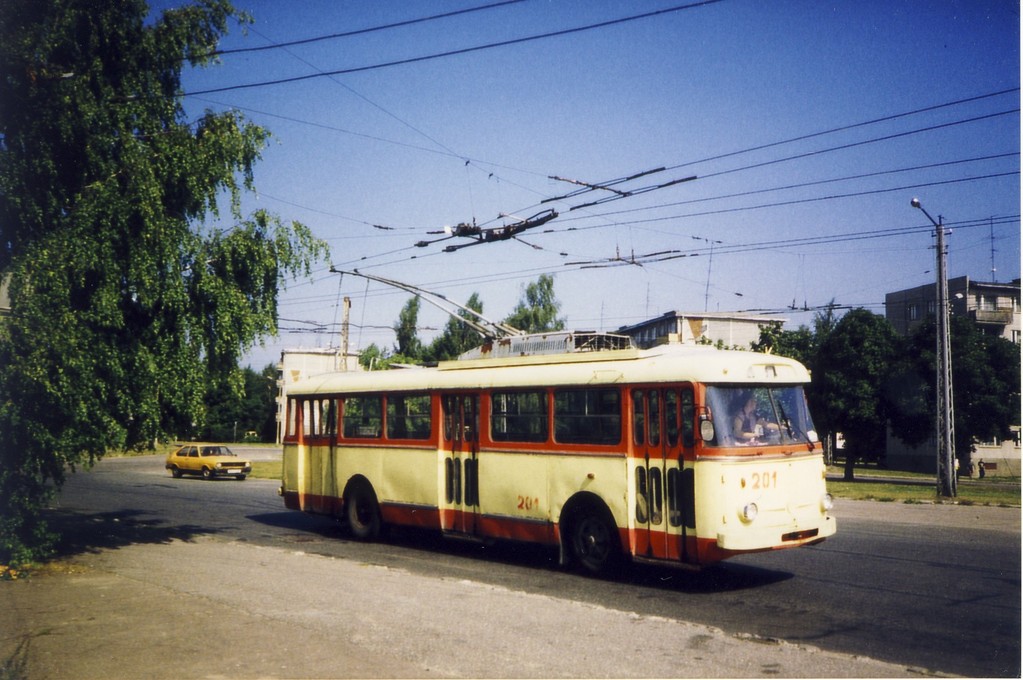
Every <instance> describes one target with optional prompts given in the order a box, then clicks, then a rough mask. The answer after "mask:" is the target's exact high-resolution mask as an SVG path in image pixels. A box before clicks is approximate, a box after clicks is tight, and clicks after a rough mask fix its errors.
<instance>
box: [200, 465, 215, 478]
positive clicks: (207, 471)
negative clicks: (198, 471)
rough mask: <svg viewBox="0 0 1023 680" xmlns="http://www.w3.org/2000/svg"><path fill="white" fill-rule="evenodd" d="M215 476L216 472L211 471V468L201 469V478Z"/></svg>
mask: <svg viewBox="0 0 1023 680" xmlns="http://www.w3.org/2000/svg"><path fill="white" fill-rule="evenodd" d="M216 476H217V475H216V473H215V472H213V468H208V467H204V468H203V469H202V478H203V479H213V478H214V477H216Z"/></svg>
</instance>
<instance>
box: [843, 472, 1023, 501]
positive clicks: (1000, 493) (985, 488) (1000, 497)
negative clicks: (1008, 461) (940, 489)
mask: <svg viewBox="0 0 1023 680" xmlns="http://www.w3.org/2000/svg"><path fill="white" fill-rule="evenodd" d="M828 492H830V493H831V495H832V496H834V497H835V498H844V499H847V500H856V501H885V502H897V503H932V502H934V501H936V500H940V499H939V497H938V495H937V492H936V490H935V488H934V484H928V485H920V484H906V483H898V482H883V481H872V480H870V479H869V478H863V479H860V480H858V481H854V482H845V481H832V480H828ZM955 502H957V503H959V504H960V505H998V506H1003V507H1019V505H1020V489H1019V485H1018V484H1016V485H1012V484H986V483H984V482H974V483H969V484H963V483H960V484H959V485H958V495H957V496H956V499H955Z"/></svg>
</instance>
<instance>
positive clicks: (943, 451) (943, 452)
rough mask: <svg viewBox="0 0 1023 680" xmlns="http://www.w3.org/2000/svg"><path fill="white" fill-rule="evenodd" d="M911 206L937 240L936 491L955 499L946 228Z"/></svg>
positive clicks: (916, 205)
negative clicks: (927, 222)
mask: <svg viewBox="0 0 1023 680" xmlns="http://www.w3.org/2000/svg"><path fill="white" fill-rule="evenodd" d="M909 204H910V205H911V206H913V207H914V208H917V209H919V210H920V211H921V212H922V213H923V214H924V215H927V219H929V220H930V221H931V224H933V225H934V235H935V238H936V239H937V244H936V249H937V255H936V260H937V267H936V269H937V280H936V281H935V292H936V294H937V298H938V301H937V309H935V317H936V319H935V320H936V335H937V341H936V344H937V368H936V370H937V387H936V396H937V399H936V401H937V418H936V421H937V422H936V435H937V436H936V439H937V443H938V470H937V492H938V495H939V496H945V497H946V498H953V497H955V495H956V482H957V480H956V470H955V437H954V436H953V430H954V425H953V418H952V349H951V346H950V345H951V342H950V339H949V308H948V276H947V274H946V272H945V258H946V256H947V253H946V252H945V227H944V226H943V225H942V222H941V215H938V219H937V220H936V221H935V219H934V218H933V217H931V214H930V213H929V212H927V211H926V210H924V207H923V205H921V204H920V199H918V198H914V199H913V200H912V201H910V202H909Z"/></svg>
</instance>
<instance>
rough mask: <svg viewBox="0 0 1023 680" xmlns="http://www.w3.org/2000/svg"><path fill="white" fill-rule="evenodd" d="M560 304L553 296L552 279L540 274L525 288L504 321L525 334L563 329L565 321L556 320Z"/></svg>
mask: <svg viewBox="0 0 1023 680" xmlns="http://www.w3.org/2000/svg"><path fill="white" fill-rule="evenodd" d="M559 311H561V303H560V302H558V300H557V298H556V297H555V295H554V277H553V276H550V275H548V274H541V275H540V278H538V279H537V280H536V281H535V282H533V283H530V284H529V285H527V286H526V288H525V290H524V291H523V296H522V298H521V299H520V300H519V304H518V305H517V306H516V307H515V310H514V311H512V313H511V314H510V315H509V316H508V318H506V319H505V320H504V322H505V323H506V324H509V325H510V326H514V327H515V328H518V329H519V330H521V331H526V332H527V333H545V332H548V331H560V330H564V329H565V320H564V319H559V318H558V312H559Z"/></svg>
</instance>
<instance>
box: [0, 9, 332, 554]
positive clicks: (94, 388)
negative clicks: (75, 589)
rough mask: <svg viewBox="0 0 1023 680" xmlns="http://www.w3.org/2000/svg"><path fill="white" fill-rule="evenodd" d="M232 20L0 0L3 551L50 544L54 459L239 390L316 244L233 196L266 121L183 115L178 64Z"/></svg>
mask: <svg viewBox="0 0 1023 680" xmlns="http://www.w3.org/2000/svg"><path fill="white" fill-rule="evenodd" d="M232 20H241V21H243V22H244V21H245V17H244V16H242V15H239V14H238V13H237V12H235V10H234V8H233V7H232V6H231V5H230V3H229V2H227V0H202V1H201V2H199V3H197V4H195V5H190V6H186V7H182V8H180V9H174V10H167V11H165V12H164V13H163V14H162V15H161V16H160V17H158V18H156V19H155V21H154V20H151V19H150V18H149V17H148V8H147V6H146V4H145V3H144V2H142V1H141V0H122V1H119V2H109V3H108V2H103V3H95V2H89V1H88V0H45V1H42V0H5V2H3V3H0V106H2V109H0V271H2V272H3V273H4V275H6V276H7V277H8V279H9V282H10V298H11V308H12V314H11V316H10V317H9V318H7V319H5V320H4V321H3V322H2V324H0V559H19V558H20V559H24V558H26V557H29V556H31V555H32V554H33V552H35V553H38V551H39V548H40V546H45V544H46V542H47V539H48V538H49V535H48V534H47V532H46V530H45V527H44V526H43V525H42V524H41V523H40V522H39V521H38V516H37V511H38V509H39V508H40V507H41V505H42V504H43V502H44V501H45V499H46V496H47V489H48V488H50V483H51V482H52V483H54V484H55V485H56V486H57V487H59V486H60V484H61V483H62V482H63V480H64V475H65V470H69V469H70V470H74V469H75V467H76V466H77V465H81V464H88V463H91V462H92V461H94V460H95V459H97V458H98V457H100V456H101V455H103V453H104V452H105V451H106V450H108V449H111V448H140V447H144V446H147V445H150V444H151V443H152V442H153V441H154V440H156V439H160V438H164V437H166V436H168V435H173V434H176V433H179V432H182V431H185V430H187V429H188V428H190V427H191V426H192V424H193V423H201V422H203V420H204V418H205V415H206V414H205V406H204V395H205V394H206V392H207V389H208V387H209V386H210V385H211V384H216V383H218V381H226V382H227V384H229V385H230V386H231V387H232V389H234V390H236V391H240V390H241V387H242V384H243V378H242V374H241V372H240V371H239V370H238V368H237V365H238V359H239V357H240V356H241V355H242V353H243V352H244V351H245V350H247V349H248V348H249V347H251V346H252V345H253V344H254V343H256V342H258V341H260V340H261V339H262V338H264V337H266V336H267V335H270V334H273V333H275V332H276V330H277V296H278V289H279V287H280V286H281V285H283V283H284V282H285V281H286V280H287V279H288V278H290V277H291V276H294V275H308V273H309V271H310V270H311V266H312V264H313V263H314V262H315V261H316V260H317V259H319V258H323V257H325V255H326V246H325V245H324V244H323V243H322V242H321V241H318V240H317V239H315V238H313V236H312V234H311V233H310V231H309V230H308V229H307V228H306V227H305V226H303V225H301V224H299V223H286V222H284V221H282V220H280V219H279V218H277V217H276V216H274V215H271V214H269V213H267V212H264V211H257V212H255V213H254V214H252V215H251V216H249V217H247V218H243V216H242V215H241V210H240V203H241V195H242V192H243V191H245V190H247V189H251V188H252V182H253V166H254V164H255V162H256V161H257V160H258V159H259V156H260V153H261V151H262V149H263V147H264V145H265V144H266V141H267V139H268V136H269V135H268V132H267V131H266V130H264V129H262V128H260V127H259V126H256V125H254V124H252V123H249V122H247V121H246V120H244V119H243V118H242V116H240V115H239V114H238V113H236V112H224V113H214V112H212V111H206V112H205V113H204V114H202V115H200V116H199V117H198V118H196V119H194V120H188V119H187V118H186V116H185V112H184V110H183V108H182V104H181V94H182V93H181V73H182V69H183V68H184V67H185V65H186V64H188V65H191V66H206V65H209V64H210V63H211V58H210V56H209V55H210V54H211V53H212V51H213V50H214V48H215V47H216V45H217V41H218V40H219V38H220V37H221V36H222V35H223V34H224V33H225V32H226V30H227V27H228V23H229V21H232ZM225 203H226V206H225V205H223V204H225ZM225 207H226V211H225V210H222V209H223V208H225ZM211 218H212V219H213V220H215V221H216V224H215V225H208V224H207V221H208V220H210V219H211Z"/></svg>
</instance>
